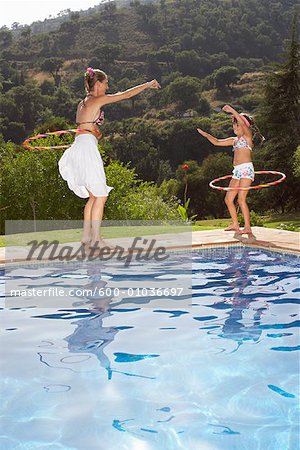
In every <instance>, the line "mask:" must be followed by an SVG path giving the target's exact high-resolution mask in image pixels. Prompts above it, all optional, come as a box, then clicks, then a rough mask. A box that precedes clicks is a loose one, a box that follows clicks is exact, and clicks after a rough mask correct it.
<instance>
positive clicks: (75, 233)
mask: <svg viewBox="0 0 300 450" xmlns="http://www.w3.org/2000/svg"><path fill="white" fill-rule="evenodd" d="M190 229H191V228H190V227H189V226H186V225H185V224H184V223H183V224H182V225H168V224H166V225H150V226H149V225H148V226H144V225H141V226H135V225H132V226H108V227H103V228H102V236H103V238H104V239H111V238H123V237H138V236H147V235H156V234H167V233H180V232H184V231H189V230H190ZM81 237H82V229H81V228H78V229H70V230H52V231H37V232H32V233H18V234H10V235H7V236H3V235H2V236H0V247H5V246H24V245H27V244H28V243H29V242H30V241H32V240H37V241H39V242H40V241H42V240H47V241H48V242H49V243H50V242H52V241H54V240H58V241H59V243H60V244H64V243H66V242H80V240H81Z"/></svg>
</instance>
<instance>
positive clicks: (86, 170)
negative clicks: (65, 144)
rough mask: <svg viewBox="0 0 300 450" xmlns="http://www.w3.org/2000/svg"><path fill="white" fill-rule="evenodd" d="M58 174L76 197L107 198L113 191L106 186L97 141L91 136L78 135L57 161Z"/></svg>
mask: <svg viewBox="0 0 300 450" xmlns="http://www.w3.org/2000/svg"><path fill="white" fill-rule="evenodd" d="M58 167H59V173H60V174H61V176H62V178H63V179H64V180H66V181H67V183H68V186H69V188H70V189H71V191H73V192H74V193H75V194H76V195H78V197H81V198H87V197H89V192H88V191H90V192H91V193H92V194H93V195H94V196H95V197H107V196H108V194H109V192H110V191H111V190H112V189H113V188H112V187H110V186H107V184H106V176H105V172H104V167H103V161H102V158H101V155H100V153H99V150H98V140H97V138H96V137H95V136H94V135H93V134H79V135H77V136H76V137H75V141H74V142H73V144H72V145H71V147H69V148H67V150H66V151H65V152H64V154H63V155H62V157H61V158H60V160H59V161H58Z"/></svg>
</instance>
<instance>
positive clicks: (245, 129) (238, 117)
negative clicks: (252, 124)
mask: <svg viewBox="0 0 300 450" xmlns="http://www.w3.org/2000/svg"><path fill="white" fill-rule="evenodd" d="M222 109H223V111H225V112H227V113H229V114H232V115H233V117H234V118H235V119H236V120H237V122H238V123H239V124H240V125H241V127H242V128H243V132H244V134H251V132H249V125H247V124H246V122H245V119H244V118H243V116H242V115H241V114H239V113H238V112H237V111H236V110H235V109H234V108H233V107H232V106H230V105H225V106H223V108H222Z"/></svg>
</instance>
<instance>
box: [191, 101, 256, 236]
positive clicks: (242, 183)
mask: <svg viewBox="0 0 300 450" xmlns="http://www.w3.org/2000/svg"><path fill="white" fill-rule="evenodd" d="M223 111H225V112H227V113H230V114H231V120H232V123H233V131H234V134H235V135H236V137H230V138H227V139H217V138H215V137H214V136H212V135H210V134H208V133H206V132H205V131H203V130H201V129H200V128H198V129H197V131H198V133H200V134H202V136H204V137H206V139H208V140H209V141H210V142H211V143H212V144H214V145H218V146H231V145H232V146H233V149H232V150H233V151H234V159H233V166H234V167H233V172H232V173H233V175H232V178H231V181H230V184H229V187H231V188H234V187H245V188H248V187H250V186H251V183H252V182H253V181H254V167H253V164H252V161H251V159H252V158H251V156H252V149H253V136H254V135H259V137H260V140H261V141H262V142H263V141H264V137H263V136H262V135H261V133H260V131H259V129H258V128H257V126H256V125H255V123H254V120H253V119H252V117H251V116H248V115H247V114H245V113H241V114H239V113H238V112H237V111H235V110H234V109H233V108H232V107H231V106H229V105H225V106H224V107H223ZM248 192H249V191H248V190H245V191H244V190H241V191H239V190H232V191H227V194H226V197H225V203H226V205H227V208H228V210H229V213H230V216H231V219H232V224H231V225H229V227H227V228H225V231H235V232H236V233H239V234H248V235H250V234H252V230H251V225H250V214H249V208H248V205H247V201H246V197H247V194H248ZM236 195H238V203H239V206H240V208H241V211H242V214H243V216H244V222H245V227H244V229H243V230H240V227H239V223H238V218H237V212H236V208H235V204H234V200H235V197H236Z"/></svg>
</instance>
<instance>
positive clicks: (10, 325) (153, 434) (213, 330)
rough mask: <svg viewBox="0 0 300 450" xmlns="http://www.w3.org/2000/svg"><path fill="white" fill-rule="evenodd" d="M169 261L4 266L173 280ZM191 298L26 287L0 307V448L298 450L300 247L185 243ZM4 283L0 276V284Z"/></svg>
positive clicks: (30, 274) (65, 281)
mask: <svg viewBox="0 0 300 450" xmlns="http://www.w3.org/2000/svg"><path fill="white" fill-rule="evenodd" d="M177 258H178V260H177V261H176V264H174V265H170V266H167V267H166V265H165V266H164V265H163V264H161V267H160V268H159V271H158V270H157V268H156V269H155V273H153V271H151V270H148V271H146V273H144V272H142V269H141V272H140V273H139V274H138V275H132V274H130V272H128V270H129V269H127V272H126V271H125V270H124V271H123V272H121V274H120V272H119V273H118V274H115V272H114V271H113V269H112V266H109V265H107V266H105V267H101V270H100V269H99V267H98V265H97V262H86V263H81V264H80V265H79V264H78V265H77V266H76V264H75V263H73V264H70V265H68V266H55V265H54V266H53V265H52V266H46V265H44V266H43V267H42V269H41V271H40V272H39V271H36V269H35V270H34V269H33V266H29V265H28V266H19V267H18V268H16V267H12V266H11V267H8V268H7V269H6V271H5V273H4V277H3V280H2V283H4V282H6V283H7V282H8V281H11V280H17V281H18V283H19V284H20V285H22V286H23V287H24V288H29V287H31V288H32V287H34V286H35V287H37V286H39V287H40V286H45V285H47V286H52V287H62V288H66V287H69V288H70V287H74V286H77V287H78V286H80V287H81V288H82V287H89V288H94V287H107V286H114V287H118V288H120V289H122V287H124V286H127V287H128V286H130V285H131V284H134V286H140V287H143V286H144V285H145V283H146V280H147V277H148V278H149V277H152V278H153V279H156V280H157V282H158V285H159V280H163V279H168V280H169V281H170V282H172V283H173V286H174V287H176V286H179V285H180V284H181V283H182V280H183V279H184V278H185V277H186V279H188V277H189V274H188V273H185V272H184V270H182V265H181V259H182V256H180V255H179V256H178V257H177ZM192 258H193V266H192V284H193V294H192V297H190V298H186V296H183V297H182V298H177V299H176V300H174V299H171V300H169V303H168V302H163V301H162V300H161V299H159V298H158V297H157V296H154V297H151V296H146V297H145V296H144V298H139V297H135V298H133V297H129V296H127V297H126V296H125V297H123V298H122V299H120V298H118V299H117V300H116V299H115V298H114V297H113V296H112V295H109V292H107V295H106V296H105V297H102V298H100V297H95V296H89V295H79V293H77V294H78V295H77V296H73V297H72V298H70V299H68V302H69V303H68V302H67V301H66V300H64V301H63V302H62V307H59V306H57V305H56V306H55V307H54V306H53V305H52V304H51V303H50V304H49V303H46V304H44V305H41V304H40V303H38V300H39V299H37V298H28V297H24V298H20V299H18V304H17V303H9V301H8V302H4V298H3V297H4V294H2V300H3V302H2V308H1V314H0V317H1V385H0V393H1V419H0V448H1V449H5V450H11V449H16V450H27V449H28V450H36V449H46V450H48V449H49V450H61V449H65V450H77V449H78V450H117V449H118V450H119V449H120V450H177V449H184V450H194V449H195V450H244V449H245V450H298V449H299V443H298V437H299V427H298V423H299V378H298V377H299V323H300V322H299V315H298V314H299V292H300V285H299V258H297V257H295V256H292V255H283V254H280V253H274V252H269V251H264V250H259V249H253V248H232V249H214V250H206V251H203V250H202V251H194V252H193V253H192ZM2 286H3V284H2Z"/></svg>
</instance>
